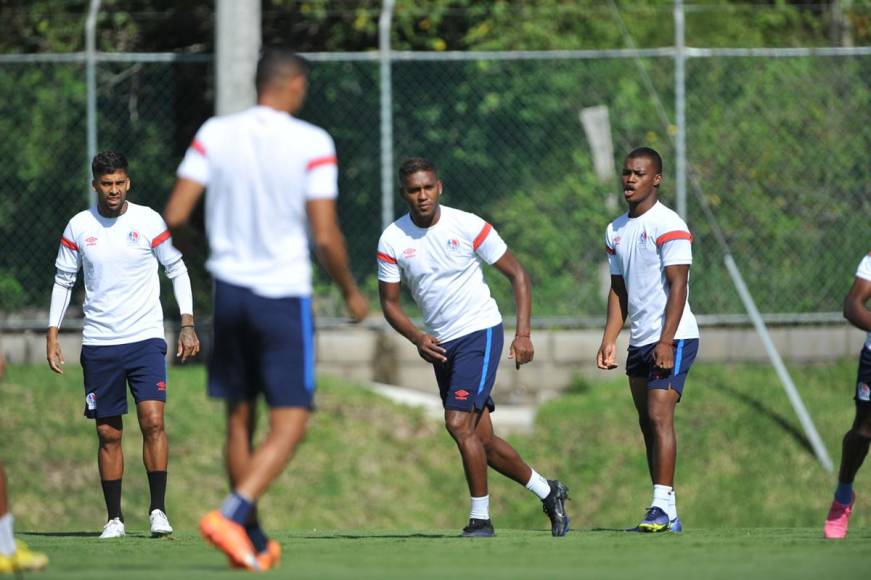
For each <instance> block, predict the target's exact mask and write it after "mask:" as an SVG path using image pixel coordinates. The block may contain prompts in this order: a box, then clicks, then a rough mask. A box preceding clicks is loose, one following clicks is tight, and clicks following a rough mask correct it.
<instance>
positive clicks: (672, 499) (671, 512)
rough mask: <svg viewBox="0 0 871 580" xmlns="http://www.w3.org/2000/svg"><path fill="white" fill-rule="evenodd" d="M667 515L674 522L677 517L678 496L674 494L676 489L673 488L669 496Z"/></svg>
mask: <svg viewBox="0 0 871 580" xmlns="http://www.w3.org/2000/svg"><path fill="white" fill-rule="evenodd" d="M665 513H667V514H668V519H670V520H672V521H674V519H675V518H676V517H677V494H676V493H675V492H674V488H671V493H670V494H668V508H667V509H666V510H665Z"/></svg>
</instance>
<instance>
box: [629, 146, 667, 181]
mask: <svg viewBox="0 0 871 580" xmlns="http://www.w3.org/2000/svg"><path fill="white" fill-rule="evenodd" d="M639 157H647V158H648V159H650V160H651V161H652V162H653V166H654V167H655V168H656V173H657V175H662V157H660V156H659V153H657V152H656V151H655V150H653V149H651V148H650V147H638V148H636V149H633V150H632V152H630V153H629V155H627V156H626V159H637V158H639Z"/></svg>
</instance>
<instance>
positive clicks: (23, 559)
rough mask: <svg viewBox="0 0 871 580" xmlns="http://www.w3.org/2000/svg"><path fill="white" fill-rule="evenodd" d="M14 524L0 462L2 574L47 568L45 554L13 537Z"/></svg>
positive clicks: (0, 568)
mask: <svg viewBox="0 0 871 580" xmlns="http://www.w3.org/2000/svg"><path fill="white" fill-rule="evenodd" d="M14 522H15V519H14V518H13V517H12V514H11V513H10V512H9V499H8V496H7V495H6V473H5V472H4V471H3V463H2V462H0V574H14V573H17V572H21V571H32V570H41V569H43V568H45V566H46V564H48V557H47V556H46V555H45V554H42V553H40V552H34V551H33V550H31V549H30V548H28V547H27V546H26V545H25V544H24V543H23V542H19V541H16V540H15V538H14V537H13V535H12V527H13V524H14Z"/></svg>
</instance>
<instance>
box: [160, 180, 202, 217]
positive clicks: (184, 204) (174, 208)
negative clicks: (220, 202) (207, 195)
mask: <svg viewBox="0 0 871 580" xmlns="http://www.w3.org/2000/svg"><path fill="white" fill-rule="evenodd" d="M204 190H205V188H204V187H203V184H201V183H197V182H196V181H194V180H192V179H187V178H184V177H180V178H178V179H177V180H176V182H175V186H174V187H173V188H172V193H170V194H169V201H168V202H167V203H166V209H164V210H163V221H165V222H166V225H167V226H169V229H171V230H173V229H175V228H178V227H180V226H182V225H184V224H186V223H187V221H188V218H190V215H191V212H193V211H194V208H195V207H196V205H197V202H199V201H200V198H201V197H202V196H203V191H204Z"/></svg>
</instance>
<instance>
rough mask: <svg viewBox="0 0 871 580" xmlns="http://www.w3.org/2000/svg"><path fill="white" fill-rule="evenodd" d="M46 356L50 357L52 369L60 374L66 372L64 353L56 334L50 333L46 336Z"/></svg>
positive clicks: (49, 364)
mask: <svg viewBox="0 0 871 580" xmlns="http://www.w3.org/2000/svg"><path fill="white" fill-rule="evenodd" d="M45 356H46V358H47V359H48V366H49V367H51V370H53V371H54V372H56V373H57V374H59V375H62V374H64V353H63V350H62V349H61V347H60V342H59V341H58V339H57V335H56V334H55V335H52V334H51V333H49V335H48V336H46V337H45Z"/></svg>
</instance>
